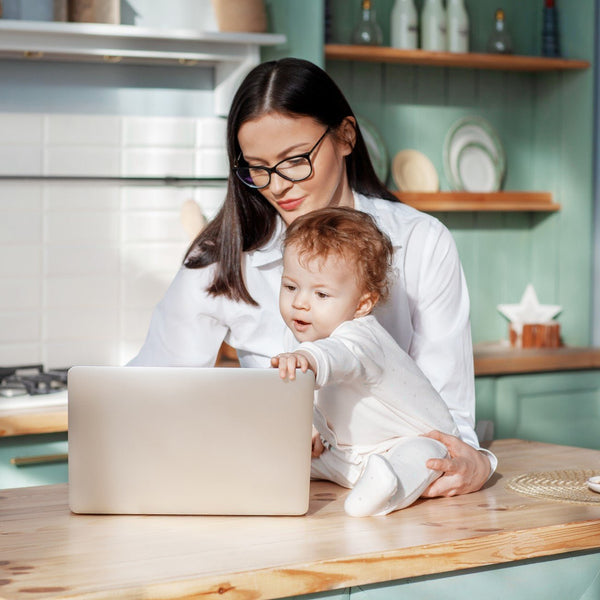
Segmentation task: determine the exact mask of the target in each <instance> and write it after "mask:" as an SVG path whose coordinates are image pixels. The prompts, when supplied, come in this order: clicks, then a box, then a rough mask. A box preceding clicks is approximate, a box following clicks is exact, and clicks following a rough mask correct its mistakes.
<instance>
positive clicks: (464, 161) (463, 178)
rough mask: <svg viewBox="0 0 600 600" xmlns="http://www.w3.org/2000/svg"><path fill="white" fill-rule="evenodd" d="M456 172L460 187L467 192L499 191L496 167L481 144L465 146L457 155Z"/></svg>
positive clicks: (498, 177)
mask: <svg viewBox="0 0 600 600" xmlns="http://www.w3.org/2000/svg"><path fill="white" fill-rule="evenodd" d="M456 170H457V173H458V179H459V181H460V185H461V187H462V189H463V190H465V191H467V192H496V191H498V190H499V189H500V172H499V170H498V165H497V164H496V161H495V160H494V157H493V156H492V154H491V153H490V151H489V150H488V149H487V147H486V146H484V145H483V144H480V143H478V142H470V143H468V144H465V145H464V146H463V147H462V148H461V150H460V152H459V154H458V158H457V160H456Z"/></svg>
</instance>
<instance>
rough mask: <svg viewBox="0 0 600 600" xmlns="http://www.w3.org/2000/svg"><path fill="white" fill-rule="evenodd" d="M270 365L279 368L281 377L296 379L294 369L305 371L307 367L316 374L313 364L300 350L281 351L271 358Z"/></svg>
mask: <svg viewBox="0 0 600 600" xmlns="http://www.w3.org/2000/svg"><path fill="white" fill-rule="evenodd" d="M271 366H272V367H275V368H279V376H280V377H281V379H289V380H293V379H296V369H300V370H301V371H302V372H303V373H306V371H307V370H308V369H310V370H311V371H313V372H314V373H315V374H316V371H315V366H314V365H313V364H312V361H311V360H310V359H309V357H308V356H307V355H306V354H303V353H302V352H283V353H281V354H278V355H277V356H274V357H273V358H272V359H271Z"/></svg>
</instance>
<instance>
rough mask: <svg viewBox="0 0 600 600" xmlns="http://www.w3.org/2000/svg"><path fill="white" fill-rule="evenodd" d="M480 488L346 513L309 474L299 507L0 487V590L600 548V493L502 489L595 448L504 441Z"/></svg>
mask: <svg viewBox="0 0 600 600" xmlns="http://www.w3.org/2000/svg"><path fill="white" fill-rule="evenodd" d="M491 449H492V451H494V452H495V453H496V455H497V456H498V458H499V468H498V471H497V473H496V474H495V475H494V476H493V478H492V479H491V480H490V482H488V484H487V485H486V486H485V488H484V489H483V490H481V491H480V492H477V493H474V494H469V495H466V496H459V497H455V498H439V499H433V500H422V501H419V502H417V503H416V504H415V505H413V506H411V507H410V508H408V509H405V510H402V511H398V512H396V513H393V514H391V515H388V516H386V517H372V518H363V519H357V518H351V517H347V516H346V515H345V514H344V512H343V500H344V498H345V496H346V494H347V493H348V492H347V490H345V489H343V488H340V487H338V486H336V485H334V484H330V483H326V482H313V484H312V489H311V502H310V508H309V512H308V514H307V515H306V516H304V517H198V516H196V517H186V516H174V517H169V516H96V515H88V516H82V515H74V514H72V513H70V512H69V509H68V506H67V491H68V490H67V485H66V484H64V485H55V486H46V487H38V488H23V489H16V490H3V491H0V546H1V548H2V550H1V551H0V598H7V599H8V598H10V599H21V598H28V599H31V598H40V597H43V598H80V599H90V600H91V599H94V600H96V599H99V598H108V597H111V598H114V597H120V598H121V597H122V598H142V597H143V598H185V597H189V596H192V595H198V596H202V597H203V598H207V599H209V598H215V599H216V598H223V597H226V598H230V599H235V600H248V599H250V598H251V599H253V600H259V599H267V598H280V597H283V596H286V595H297V594H305V593H312V592H319V591H324V590H331V589H337V588H344V587H348V586H355V585H361V584H368V583H374V582H379V581H390V580H395V579H401V578H405V577H414V576H419V575H424V574H432V573H443V572H447V571H456V570H460V569H469V568H474V567H480V566H484V565H492V564H498V563H507V562H512V561H517V560H522V559H527V558H532V557H544V556H554V555H559V554H563V553H567V552H571V551H579V550H586V549H592V548H598V547H600V506H598V505H597V504H595V505H591V504H590V505H588V504H574V503H567V502H559V501H551V500H547V501H546V500H540V499H535V498H530V497H527V496H524V495H520V494H518V493H516V492H513V491H511V490H509V489H507V488H506V486H505V483H506V480H507V479H508V478H510V477H512V476H514V475H517V474H520V473H525V472H531V471H545V470H549V469H556V468H574V467H584V468H597V469H598V471H599V472H600V452H599V451H595V450H587V449H581V448H572V447H567V446H555V445H551V444H542V443H538V442H526V441H519V440H499V441H495V442H493V443H492V445H491Z"/></svg>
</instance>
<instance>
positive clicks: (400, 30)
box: [390, 0, 419, 50]
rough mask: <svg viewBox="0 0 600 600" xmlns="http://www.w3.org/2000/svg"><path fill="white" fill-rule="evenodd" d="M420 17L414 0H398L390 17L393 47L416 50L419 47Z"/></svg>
mask: <svg viewBox="0 0 600 600" xmlns="http://www.w3.org/2000/svg"><path fill="white" fill-rule="evenodd" d="M418 34H419V17H418V15H417V9H416V8H415V3H414V2H413V0H396V1H395V2H394V7H393V8H392V14H391V17H390V41H391V46H392V48H403V49H404V50H416V49H417V48H418V47H419V39H418V37H419V36H418Z"/></svg>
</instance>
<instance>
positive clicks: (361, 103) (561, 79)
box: [326, 0, 596, 346]
mask: <svg viewBox="0 0 600 600" xmlns="http://www.w3.org/2000/svg"><path fill="white" fill-rule="evenodd" d="M375 4H376V7H377V11H378V15H379V19H380V21H382V24H384V23H383V21H384V20H385V19H387V17H386V14H388V15H389V12H388V13H386V11H389V10H391V6H392V5H393V2H388V1H384V0H377V1H376V3H375ZM466 4H467V8H468V10H469V13H470V17H471V24H472V27H471V38H472V39H471V41H472V43H471V46H472V48H473V49H474V50H476V51H477V50H479V51H481V50H483V49H484V48H485V42H486V40H487V36H488V35H489V31H490V30H491V26H492V20H493V13H494V10H495V9H496V8H497V6H496V3H495V2H492V0H480V1H477V2H473V1H467V3H466ZM418 5H419V6H420V5H421V3H420V2H419V3H418ZM357 6H358V2H352V3H350V2H346V1H345V0H344V1H342V0H334V1H333V3H332V7H333V8H332V12H333V17H334V27H333V31H334V36H335V39H336V41H339V42H344V43H346V42H348V36H349V33H350V31H351V28H352V26H353V24H354V22H355V21H356V18H357V16H358V10H357ZM541 7H542V3H541V2H540V3H534V2H527V3H524V2H522V1H520V0H507V1H506V2H504V3H503V8H505V10H506V13H507V23H508V26H509V28H510V29H511V33H512V34H513V37H514V39H515V48H516V51H517V52H519V53H521V54H533V55H535V54H539V46H540V43H539V42H540V35H541V33H540V32H541ZM595 11H596V8H595V2H594V0H581V2H578V3H577V4H576V5H574V4H572V3H562V4H561V5H560V16H561V29H562V33H563V40H564V44H563V47H564V49H565V54H566V55H567V56H570V57H577V58H584V59H587V60H590V61H591V62H593V61H594V34H595V30H594V29H595V14H596V13H595ZM385 31H386V30H385V29H384V33H385ZM384 42H385V38H384ZM326 68H327V70H328V71H329V72H330V74H331V75H332V76H333V77H334V79H335V80H336V81H337V82H338V84H339V85H340V87H341V88H342V90H343V91H344V93H345V94H346V95H347V96H348V99H349V100H350V103H351V105H352V106H353V108H354V110H355V112H356V113H358V114H360V115H362V116H363V117H365V118H367V119H369V120H370V121H371V122H373V123H374V124H375V125H376V126H377V127H378V128H379V130H380V132H381V134H382V136H383V138H384V141H385V144H386V147H387V150H388V152H389V154H390V160H391V159H392V158H393V156H394V155H395V154H396V153H397V152H398V151H399V150H401V149H405V148H414V149H416V150H419V151H421V152H423V153H424V154H426V155H427V156H428V157H429V158H430V160H431V161H432V162H433V164H434V166H435V167H436V169H437V171H438V174H439V176H440V184H441V189H445V190H447V189H449V183H448V181H447V180H446V177H445V174H444V170H443V146H444V139H445V136H446V132H447V131H448V129H449V128H450V126H451V125H452V124H453V123H454V122H455V121H456V120H457V119H459V118H461V117H463V116H467V115H479V116H482V117H484V118H486V119H487V120H489V121H490V122H491V123H492V125H493V126H494V127H495V128H496V129H497V131H498V134H499V136H500V139H501V141H502V143H503V145H504V147H505V150H506V154H507V174H506V179H505V184H504V189H507V190H542V191H550V192H552V193H553V194H554V198H555V200H556V201H557V202H559V203H561V204H562V206H563V210H562V211H561V212H560V213H554V214H516V213H513V214H509V213H473V214H471V215H460V216H458V215H454V214H451V213H446V214H437V215H436V216H437V217H439V218H440V219H441V220H442V221H443V222H444V223H446V224H447V225H448V227H449V228H450V230H451V231H452V233H453V234H454V236H455V239H456V242H457V246H458V248H459V252H460V255H461V259H462V261H463V266H464V269H465V275H466V278H467V282H468V285H469V291H470V295H471V303H472V329H473V341H474V342H476V343H477V342H482V341H488V340H495V339H501V338H506V337H507V323H506V321H505V319H504V318H503V317H502V316H501V315H499V313H498V312H497V309H496V306H497V305H498V304H500V303H513V302H518V301H519V300H520V298H521V296H522V294H523V292H524V290H525V286H526V285H527V284H528V283H530V282H531V283H533V284H534V286H535V288H536V291H537V293H538V297H539V299H540V301H541V302H542V303H546V304H560V305H562V306H563V308H564V310H563V312H562V314H561V315H560V317H559V320H560V323H561V328H562V336H563V341H564V342H565V343H566V344H569V345H582V346H583V345H588V344H589V343H590V341H591V336H590V332H591V325H590V323H591V308H592V307H591V291H592V286H591V277H592V271H591V268H592V265H591V256H592V235H593V232H592V223H593V219H592V214H593V187H592V181H593V166H592V159H593V156H592V150H593V128H592V123H593V110H594V108H593V69H588V70H585V71H577V72H559V73H533V74H532V73H518V72H502V71H485V70H481V71H480V70H469V69H446V68H433V67H432V68H427V67H415V66H404V65H393V64H390V65H388V64H378V63H353V62H350V61H348V62H344V61H326ZM387 183H388V185H389V186H390V187H391V188H392V189H393V188H394V187H395V186H394V184H393V182H392V181H391V179H388V182H387Z"/></svg>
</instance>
